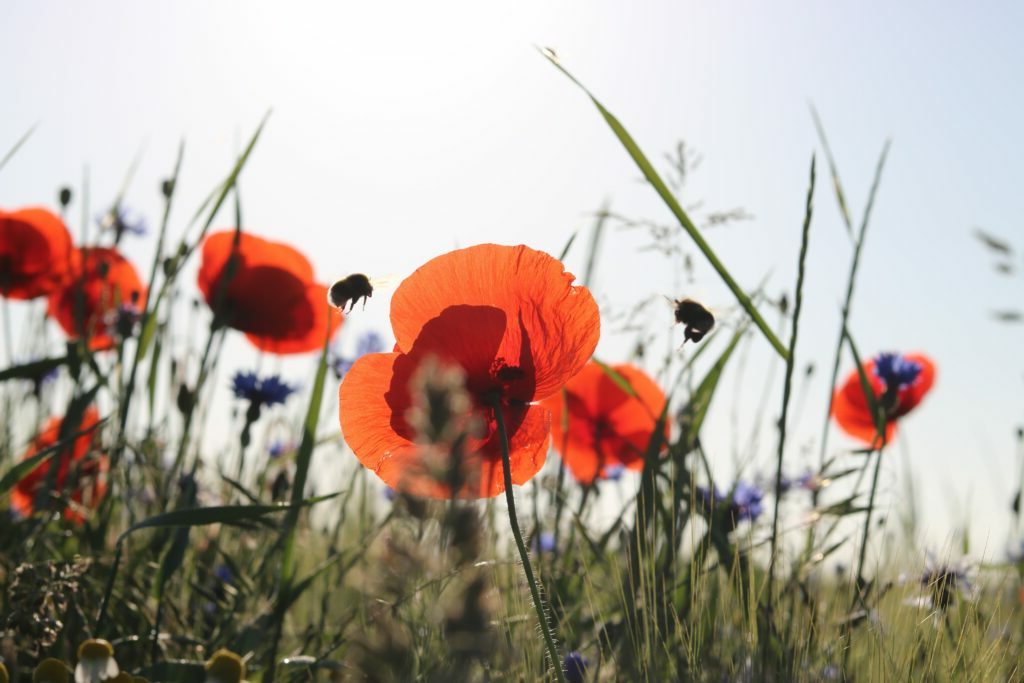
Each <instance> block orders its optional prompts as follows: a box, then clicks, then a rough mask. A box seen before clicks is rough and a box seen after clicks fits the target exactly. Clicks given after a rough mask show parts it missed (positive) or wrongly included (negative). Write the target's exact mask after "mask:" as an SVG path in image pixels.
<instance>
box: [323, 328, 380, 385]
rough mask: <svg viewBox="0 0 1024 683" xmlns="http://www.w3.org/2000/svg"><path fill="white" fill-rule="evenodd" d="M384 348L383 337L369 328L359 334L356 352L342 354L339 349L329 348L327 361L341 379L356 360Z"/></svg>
mask: <svg viewBox="0 0 1024 683" xmlns="http://www.w3.org/2000/svg"><path fill="white" fill-rule="evenodd" d="M383 350H384V337H382V336H380V335H379V334H377V333H376V332H374V331H373V330H369V331H367V332H364V333H363V334H362V335H360V337H359V339H358V340H357V341H356V352H355V355H353V356H352V357H349V356H345V355H343V354H342V353H341V352H340V351H337V350H335V349H331V354H330V359H329V360H328V363H329V364H330V366H331V369H332V370H334V374H335V375H336V376H337V378H338V379H341V378H342V377H344V376H345V375H346V373H348V371H349V370H351V369H352V365H353V364H355V362H356V361H357V360H359V359H360V358H361V357H363V356H365V355H366V354H368V353H380V352H381V351H383Z"/></svg>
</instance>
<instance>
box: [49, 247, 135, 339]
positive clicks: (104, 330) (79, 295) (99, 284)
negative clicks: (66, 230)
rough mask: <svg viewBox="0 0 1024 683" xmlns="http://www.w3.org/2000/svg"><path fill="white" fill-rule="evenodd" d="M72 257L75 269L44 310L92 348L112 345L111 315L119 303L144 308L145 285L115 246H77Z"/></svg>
mask: <svg viewBox="0 0 1024 683" xmlns="http://www.w3.org/2000/svg"><path fill="white" fill-rule="evenodd" d="M72 261H73V262H74V264H75V265H74V271H75V272H74V273H73V274H72V276H71V278H70V279H69V280H67V282H66V285H65V286H64V287H63V288H62V289H61V290H59V291H57V292H55V293H54V294H52V295H51V296H50V299H49V302H48V308H47V313H48V315H49V316H50V317H51V318H53V319H54V320H56V321H57V322H58V323H59V324H60V326H61V327H62V328H63V329H64V331H65V332H66V333H67V334H68V336H69V337H71V338H78V337H85V338H87V339H88V340H89V348H90V349H92V350H93V351H102V350H106V349H110V348H113V346H114V344H115V339H114V336H113V335H112V334H111V332H112V329H111V328H112V321H111V317H112V316H116V314H117V312H118V306H121V305H124V306H131V308H132V309H133V310H135V311H140V310H143V309H144V308H145V306H146V287H145V285H143V284H142V280H141V279H140V278H139V274H138V271H136V270H135V266H133V265H132V264H131V262H130V261H128V260H127V259H126V258H125V257H124V256H122V255H121V253H120V252H118V251H117V250H116V249H110V248H105V247H88V248H83V249H77V250H75V253H74V254H73V256H72Z"/></svg>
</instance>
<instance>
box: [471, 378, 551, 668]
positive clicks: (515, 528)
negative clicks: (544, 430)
mask: <svg viewBox="0 0 1024 683" xmlns="http://www.w3.org/2000/svg"><path fill="white" fill-rule="evenodd" d="M489 403H490V404H491V407H492V408H493V409H494V418H495V420H496V421H497V423H498V441H499V442H500V443H501V470H502V474H503V475H504V480H505V502H506V503H507V504H508V522H509V526H511V527H512V535H513V536H514V537H515V539H516V547H517V548H518V549H519V559H520V560H522V562H523V572H524V573H525V574H526V582H527V583H528V584H529V585H530V596H531V597H532V598H533V606H534V608H535V609H536V610H537V619H538V620H539V621H540V630H541V633H543V634H544V642H545V644H546V645H547V649H548V657H550V659H551V666H552V668H553V669H554V670H555V677H556V679H557V680H558V681H559V683H565V673H564V672H563V671H562V662H561V660H560V659H559V658H558V648H557V646H556V645H555V637H554V635H553V634H552V633H551V625H550V624H549V623H548V619H547V612H546V610H545V609H544V603H543V602H542V601H541V597H540V589H539V588H538V587H537V579H536V577H535V576H534V575H533V568H532V567H531V566H530V555H529V553H527V551H526V544H525V543H524V542H523V533H522V532H521V531H520V530H519V522H518V520H517V519H516V499H515V496H514V495H513V494H512V464H511V458H510V456H509V449H508V432H506V431H505V416H504V414H503V413H502V410H501V399H499V398H498V397H497V396H494V397H492V398H491V399H490V401H489Z"/></svg>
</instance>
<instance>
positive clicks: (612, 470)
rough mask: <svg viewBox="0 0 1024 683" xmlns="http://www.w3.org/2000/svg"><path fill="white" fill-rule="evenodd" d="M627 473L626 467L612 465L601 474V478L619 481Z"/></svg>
mask: <svg viewBox="0 0 1024 683" xmlns="http://www.w3.org/2000/svg"><path fill="white" fill-rule="evenodd" d="M625 471H626V466H625V465H610V466H608V467H605V468H604V471H603V472H601V478H602V479H606V480H608V481H618V480H619V479H621V478H622V473H623V472H625Z"/></svg>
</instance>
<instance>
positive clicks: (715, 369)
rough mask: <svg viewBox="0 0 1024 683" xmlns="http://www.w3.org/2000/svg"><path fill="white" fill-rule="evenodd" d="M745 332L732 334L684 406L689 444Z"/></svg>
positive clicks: (697, 432)
mask: <svg viewBox="0 0 1024 683" xmlns="http://www.w3.org/2000/svg"><path fill="white" fill-rule="evenodd" d="M745 332H746V328H745V327H741V328H740V329H738V330H736V332H734V333H733V335H732V339H730V340H729V345H728V346H727V347H725V350H724V351H722V355H720V356H719V357H718V360H716V361H715V364H714V365H713V366H711V369H710V370H708V373H707V374H706V375H704V379H702V380H701V382H700V384H699V385H698V386H697V390H696V391H694V392H693V396H692V397H691V398H690V402H689V404H687V406H686V415H687V416H688V417H689V424H688V425H687V434H686V437H687V439H688V440H689V442H690V443H691V444H692V443H693V440H694V439H695V438H696V437H697V434H699V433H700V428H701V426H702V425H703V424H704V418H705V417H707V414H708V408H710V407H711V399H712V397H713V396H714V395H715V390H716V389H717V388H718V382H719V380H720V379H721V378H722V372H723V371H724V370H725V364H726V363H728V362H729V358H730V357H731V356H732V354H733V351H735V350H736V346H737V345H738V344H739V342H740V339H741V338H742V337H743V334H744V333H745Z"/></svg>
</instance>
